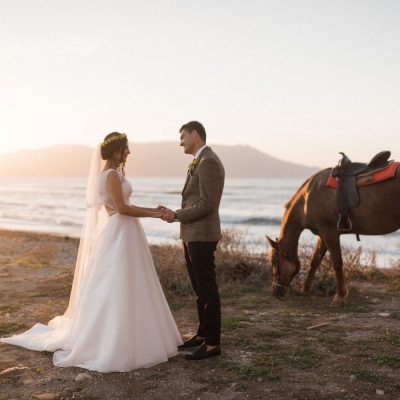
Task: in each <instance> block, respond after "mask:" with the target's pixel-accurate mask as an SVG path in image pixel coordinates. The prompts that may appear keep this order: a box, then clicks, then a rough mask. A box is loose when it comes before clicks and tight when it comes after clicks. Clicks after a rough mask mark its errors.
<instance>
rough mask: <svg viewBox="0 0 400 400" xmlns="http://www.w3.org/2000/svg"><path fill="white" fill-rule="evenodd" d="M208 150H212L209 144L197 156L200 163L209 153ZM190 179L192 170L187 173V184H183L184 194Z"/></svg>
mask: <svg viewBox="0 0 400 400" xmlns="http://www.w3.org/2000/svg"><path fill="white" fill-rule="evenodd" d="M208 151H211V147H209V146H207V147H206V148H205V149H203V150H202V152H201V153H200V154H199V157H198V158H197V159H198V160H199V163H200V161H201V159H202V158H203V156H204V154H205V153H207V152H208ZM196 168H197V166H196V167H195V169H196ZM189 179H190V171H188V173H187V175H186V181H185V185H184V186H183V189H182V194H183V192H184V191H185V189H186V186H187V184H188V182H189Z"/></svg>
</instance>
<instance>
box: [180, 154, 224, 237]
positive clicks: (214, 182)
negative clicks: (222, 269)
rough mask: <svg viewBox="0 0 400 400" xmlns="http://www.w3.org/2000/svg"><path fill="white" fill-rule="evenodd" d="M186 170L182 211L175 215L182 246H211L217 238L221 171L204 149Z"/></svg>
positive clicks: (222, 168) (219, 227)
mask: <svg viewBox="0 0 400 400" xmlns="http://www.w3.org/2000/svg"><path fill="white" fill-rule="evenodd" d="M197 161H198V163H197V164H196V165H195V166H194V168H189V170H188V175H187V177H186V182H185V186H184V187H183V190H182V208H181V209H180V210H177V211H176V217H177V219H178V220H179V221H180V223H181V239H182V240H183V241H184V242H214V241H218V240H219V239H220V238H221V225H220V220H219V212H218V209H219V203H220V201H221V196H222V191H223V189H224V180H225V170H224V166H223V165H222V163H221V161H220V159H219V158H218V156H217V155H216V154H215V153H214V152H213V151H212V150H211V148H210V147H206V148H205V149H204V150H203V151H202V152H201V153H200V155H199V157H198V159H197Z"/></svg>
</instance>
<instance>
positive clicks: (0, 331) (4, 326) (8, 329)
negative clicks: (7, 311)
mask: <svg viewBox="0 0 400 400" xmlns="http://www.w3.org/2000/svg"><path fill="white" fill-rule="evenodd" d="M26 328H27V326H26V325H25V324H18V323H7V322H3V323H0V336H1V335H6V334H9V333H16V332H17V331H19V330H22V329H26Z"/></svg>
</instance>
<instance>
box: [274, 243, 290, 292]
mask: <svg viewBox="0 0 400 400" xmlns="http://www.w3.org/2000/svg"><path fill="white" fill-rule="evenodd" d="M274 250H275V251H274V255H273V257H272V260H271V261H272V265H275V268H272V277H273V278H276V279H273V280H272V288H273V289H275V288H278V289H280V288H288V287H289V286H288V285H283V284H282V283H281V260H282V259H283V258H287V254H286V252H285V250H283V249H281V247H280V245H279V239H278V238H276V246H275V247H274ZM275 269H276V273H274V270H275ZM274 280H276V282H274Z"/></svg>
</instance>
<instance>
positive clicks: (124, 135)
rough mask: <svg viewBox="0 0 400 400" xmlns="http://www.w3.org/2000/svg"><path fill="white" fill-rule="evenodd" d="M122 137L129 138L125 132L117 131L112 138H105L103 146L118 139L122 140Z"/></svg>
mask: <svg viewBox="0 0 400 400" xmlns="http://www.w3.org/2000/svg"><path fill="white" fill-rule="evenodd" d="M121 139H127V137H126V134H125V133H117V134H115V135H113V136H111V137H110V138H108V139H106V140H104V142H103V143H102V144H101V147H104V146H107V145H108V144H110V143H112V142H115V141H116V140H121Z"/></svg>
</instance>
